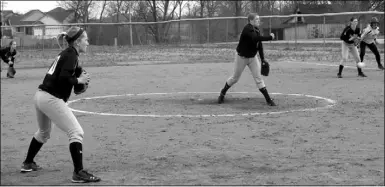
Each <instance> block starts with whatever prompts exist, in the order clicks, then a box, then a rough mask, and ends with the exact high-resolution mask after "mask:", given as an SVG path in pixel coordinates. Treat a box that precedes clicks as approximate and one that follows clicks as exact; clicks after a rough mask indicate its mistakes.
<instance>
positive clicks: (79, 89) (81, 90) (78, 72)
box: [74, 66, 89, 95]
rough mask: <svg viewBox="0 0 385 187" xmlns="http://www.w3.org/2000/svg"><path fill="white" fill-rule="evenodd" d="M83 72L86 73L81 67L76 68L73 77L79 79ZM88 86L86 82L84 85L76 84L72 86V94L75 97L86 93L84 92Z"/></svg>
mask: <svg viewBox="0 0 385 187" xmlns="http://www.w3.org/2000/svg"><path fill="white" fill-rule="evenodd" d="M83 72H84V73H87V72H86V71H85V70H84V69H83V68H82V67H81V66H78V67H77V68H76V69H75V76H76V78H79V77H80V75H81V74H82V73H83ZM88 84H89V82H86V83H85V84H76V85H75V86H74V93H75V94H76V95H79V94H82V93H84V92H86V90H87V89H88Z"/></svg>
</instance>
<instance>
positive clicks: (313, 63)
mask: <svg viewBox="0 0 385 187" xmlns="http://www.w3.org/2000/svg"><path fill="white" fill-rule="evenodd" d="M285 63H297V64H309V65H316V66H330V67H338V66H339V64H338V65H335V64H323V63H317V62H298V61H285ZM344 67H345V68H352V69H355V68H357V66H346V65H344ZM362 69H363V70H365V69H370V70H379V71H380V69H378V68H366V67H364V68H362ZM381 71H382V70H381Z"/></svg>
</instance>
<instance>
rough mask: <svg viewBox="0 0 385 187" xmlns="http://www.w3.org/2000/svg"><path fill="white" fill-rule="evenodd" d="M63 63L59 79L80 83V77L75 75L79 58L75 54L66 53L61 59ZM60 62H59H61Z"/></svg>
mask: <svg viewBox="0 0 385 187" xmlns="http://www.w3.org/2000/svg"><path fill="white" fill-rule="evenodd" d="M59 61H62V62H61V63H63V66H62V69H61V71H60V74H59V81H63V82H68V83H70V84H72V85H76V84H78V79H77V78H76V76H75V73H74V72H75V67H76V63H77V58H76V56H75V55H65V56H63V57H62V58H60V59H59ZM59 63H60V62H58V64H59Z"/></svg>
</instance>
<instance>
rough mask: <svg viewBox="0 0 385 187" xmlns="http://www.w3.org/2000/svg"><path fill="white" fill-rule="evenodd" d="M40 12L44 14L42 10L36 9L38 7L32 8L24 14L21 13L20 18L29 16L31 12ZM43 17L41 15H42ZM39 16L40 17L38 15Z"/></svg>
mask: <svg viewBox="0 0 385 187" xmlns="http://www.w3.org/2000/svg"><path fill="white" fill-rule="evenodd" d="M36 11H37V12H40V13H41V14H42V15H45V14H44V12H42V11H40V10H38V9H33V10H30V11H28V12H27V13H25V14H24V15H23V18H22V20H23V19H24V18H27V17H28V16H30V15H31V14H33V12H36ZM42 17H43V16H42ZM40 18H41V17H40ZM40 18H38V19H40ZM38 19H37V20H38Z"/></svg>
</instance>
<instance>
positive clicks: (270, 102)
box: [267, 100, 277, 106]
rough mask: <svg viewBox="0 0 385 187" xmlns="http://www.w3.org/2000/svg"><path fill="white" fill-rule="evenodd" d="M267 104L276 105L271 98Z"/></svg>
mask: <svg viewBox="0 0 385 187" xmlns="http://www.w3.org/2000/svg"><path fill="white" fill-rule="evenodd" d="M267 104H268V105H269V106H277V105H276V104H275V103H274V101H273V100H270V101H268V102H267Z"/></svg>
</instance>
